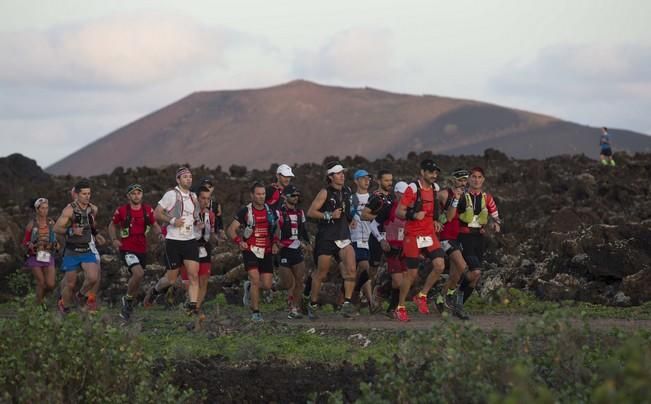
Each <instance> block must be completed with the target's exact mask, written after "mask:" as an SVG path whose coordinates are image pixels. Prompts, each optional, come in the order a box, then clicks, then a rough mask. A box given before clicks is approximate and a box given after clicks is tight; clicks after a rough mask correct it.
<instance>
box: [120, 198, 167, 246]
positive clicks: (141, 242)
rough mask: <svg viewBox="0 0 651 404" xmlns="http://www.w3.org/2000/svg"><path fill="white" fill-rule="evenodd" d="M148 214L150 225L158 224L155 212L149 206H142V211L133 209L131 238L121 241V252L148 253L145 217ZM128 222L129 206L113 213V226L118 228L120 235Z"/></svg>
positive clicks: (130, 229) (124, 206)
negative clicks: (145, 213)
mask: <svg viewBox="0 0 651 404" xmlns="http://www.w3.org/2000/svg"><path fill="white" fill-rule="evenodd" d="M145 211H146V212H147V216H149V225H150V226H151V225H153V224H154V223H156V219H155V218H154V210H153V209H152V208H151V207H150V206H147V205H142V206H141V208H140V209H138V210H134V209H133V208H131V225H130V226H129V236H128V237H126V238H123V239H120V241H121V242H122V247H120V251H128V252H134V253H140V254H144V253H146V252H147V236H146V235H145V215H144V212H145ZM126 220H127V205H122V206H120V207H119V208H117V209H116V210H115V213H113V224H115V225H116V226H117V227H118V235H119V234H120V233H121V232H120V230H121V229H122V227H123V226H124V225H125V224H126V223H125V222H126Z"/></svg>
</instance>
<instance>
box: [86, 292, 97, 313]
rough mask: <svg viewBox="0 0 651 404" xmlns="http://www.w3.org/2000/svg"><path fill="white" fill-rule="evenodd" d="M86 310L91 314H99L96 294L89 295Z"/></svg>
mask: <svg viewBox="0 0 651 404" xmlns="http://www.w3.org/2000/svg"><path fill="white" fill-rule="evenodd" d="M86 310H88V312H89V313H96V312H97V297H96V296H95V294H92V293H89V294H88V299H86Z"/></svg>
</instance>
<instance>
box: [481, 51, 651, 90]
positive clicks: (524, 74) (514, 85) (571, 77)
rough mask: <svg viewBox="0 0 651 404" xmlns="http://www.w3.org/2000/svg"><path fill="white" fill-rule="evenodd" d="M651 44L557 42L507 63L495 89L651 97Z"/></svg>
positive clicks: (494, 86)
mask: <svg viewBox="0 0 651 404" xmlns="http://www.w3.org/2000/svg"><path fill="white" fill-rule="evenodd" d="M650 64H651V45H632V44H626V45H619V46H615V45H608V46H606V45H603V46H602V45H591V46H582V45H569V46H568V45H559V46H555V47H550V48H546V49H544V50H542V51H541V52H540V53H539V54H538V56H537V58H536V59H535V60H534V61H532V62H530V63H526V64H522V65H515V64H511V65H509V66H506V67H505V68H504V69H503V70H502V72H501V73H500V74H499V75H498V76H497V77H495V79H494V80H493V88H494V89H495V90H497V91H500V92H502V93H504V94H507V95H516V96H526V97H543V98H544V97H549V96H553V97H564V98H569V99H572V100H575V101H581V102H600V101H601V100H606V99H608V98H611V97H616V98H618V99H622V98H623V99H625V98H629V97H632V98H635V99H646V100H651V69H649V68H648V66H649V65H650Z"/></svg>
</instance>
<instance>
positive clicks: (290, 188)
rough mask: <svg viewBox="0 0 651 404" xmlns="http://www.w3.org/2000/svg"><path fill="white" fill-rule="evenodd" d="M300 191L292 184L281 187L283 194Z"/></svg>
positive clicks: (298, 192)
mask: <svg viewBox="0 0 651 404" xmlns="http://www.w3.org/2000/svg"><path fill="white" fill-rule="evenodd" d="M300 193H301V192H300V191H299V190H298V188H296V185H294V184H289V185H287V186H286V187H285V188H284V189H283V195H292V194H300Z"/></svg>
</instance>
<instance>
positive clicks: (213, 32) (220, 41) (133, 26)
mask: <svg viewBox="0 0 651 404" xmlns="http://www.w3.org/2000/svg"><path fill="white" fill-rule="evenodd" d="M650 18H651V2H649V1H643V0H628V1H621V0H620V1H599V0H593V1H583V0H574V1H571V2H570V1H559V0H551V1H546V2H540V1H529V0H520V1H516V0H512V1H482V2H477V1H466V0H460V1H454V2H450V1H435V0H427V1H425V0H423V1H420V0H410V1H404V2H397V1H384V0H371V1H366V0H359V1H351V0H348V1H339V0H330V1H327V2H314V1H298V0H297V1H287V0H276V1H246V0H241V1H237V2H234V1H228V2H226V1H218V0H205V1H204V0H185V1H171V0H170V1H165V0H129V1H120V0H112V1H106V0H102V1H96V0H57V1H34V0H2V1H0V58H1V59H0V60H1V61H2V62H1V63H0V156H6V155H9V154H12V153H16V152H17V153H22V154H24V155H26V156H28V157H30V158H33V159H35V160H36V161H37V163H38V164H39V165H40V166H42V167H47V166H48V165H50V164H53V163H54V162H56V161H58V160H60V159H62V158H64V157H66V156H67V155H69V154H70V153H72V152H74V151H76V150H78V149H80V148H81V147H83V146H85V145H86V144H88V143H90V142H92V141H94V140H96V139H99V138H101V137H103V136H105V135H107V134H109V133H110V132H112V131H114V130H116V129H118V128H120V127H122V126H124V125H126V124H128V123H130V122H132V121H134V120H136V119H138V118H141V117H142V116H144V115H146V114H148V113H150V112H153V111H155V110H157V109H159V108H162V107H164V106H166V105H168V104H171V103H173V102H175V101H177V100H178V99H180V98H183V97H185V96H186V95H188V94H191V93H193V92H196V91H213V90H225V89H241V88H259V87H267V86H273V85H278V84H282V83H285V82H288V81H291V80H295V79H305V80H311V81H315V82H318V83H321V84H326V85H339V86H347V87H367V86H368V87H374V88H378V89H383V90H387V91H392V92H398V93H409V94H431V95H439V96H446V97H453V98H467V99H474V100H479V101H485V102H490V103H494V104H499V105H503V106H507V107H513V108H518V109H523V110H529V111H532V112H539V113H543V114H547V115H551V116H555V117H558V118H561V119H565V120H569V121H572V122H576V123H579V124H584V125H590V126H596V127H600V126H608V127H612V128H626V129H630V130H635V131H639V132H643V133H647V134H651V113H649V112H648V111H651V67H650V66H651V29H649V28H648V21H649V20H650ZM615 135H616V132H615Z"/></svg>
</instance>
